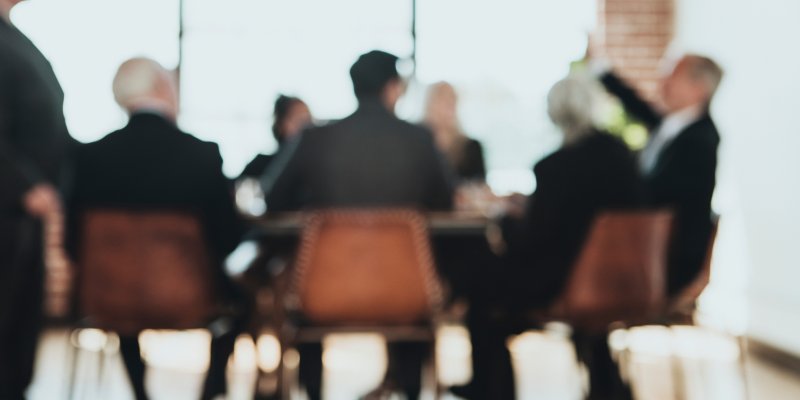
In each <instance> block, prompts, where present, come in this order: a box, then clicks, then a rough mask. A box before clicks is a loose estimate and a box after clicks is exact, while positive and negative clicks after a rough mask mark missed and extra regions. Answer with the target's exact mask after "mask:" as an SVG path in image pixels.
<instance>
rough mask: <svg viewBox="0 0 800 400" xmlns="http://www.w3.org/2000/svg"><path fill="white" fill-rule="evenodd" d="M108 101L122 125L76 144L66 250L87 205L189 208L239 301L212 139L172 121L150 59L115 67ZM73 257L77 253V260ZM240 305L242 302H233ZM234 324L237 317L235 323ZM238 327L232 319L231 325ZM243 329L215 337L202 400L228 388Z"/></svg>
mask: <svg viewBox="0 0 800 400" xmlns="http://www.w3.org/2000/svg"><path fill="white" fill-rule="evenodd" d="M113 89H114V98H115V99H116V101H117V102H118V103H119V105H120V106H121V107H122V108H123V109H124V110H125V111H126V112H127V113H128V114H129V115H130V120H129V122H128V124H127V126H125V127H124V128H122V129H120V130H118V131H116V132H113V133H111V134H109V135H108V136H106V137H105V138H103V139H101V140H99V141H97V142H94V143H90V144H86V145H84V146H82V147H81V148H79V149H78V151H77V153H76V156H75V171H74V176H75V178H74V183H73V190H72V196H71V199H70V201H69V202H68V205H69V220H70V223H69V233H70V234H69V240H68V244H69V251H70V253H71V254H72V255H73V257H75V259H76V260H77V261H79V264H80V260H79V258H78V257H79V254H77V253H78V252H77V251H76V249H78V248H80V244H79V243H80V241H81V238H80V235H79V232H81V227H80V224H81V216H82V215H83V212H84V211H85V210H90V209H96V208H105V207H111V208H115V209H136V210H158V211H169V210H175V211H182V212H192V213H194V214H195V215H197V216H198V217H199V218H200V221H201V223H202V228H203V231H204V234H205V236H206V239H207V240H206V243H207V246H208V250H209V253H210V254H211V256H212V257H213V260H212V261H213V262H214V265H215V266H218V267H219V268H217V271H216V272H217V274H216V275H215V278H216V279H217V282H216V283H217V284H218V285H217V286H218V289H219V292H221V293H222V294H223V295H224V296H228V299H229V300H230V299H238V298H239V296H238V293H239V292H238V290H236V288H235V287H234V286H233V285H232V283H231V282H230V280H229V279H228V278H227V276H226V275H225V273H224V271H223V269H222V262H223V260H224V259H225V257H227V255H228V254H230V253H231V252H232V251H233V250H234V249H235V248H236V246H237V245H238V243H239V241H240V238H241V235H242V231H243V228H242V222H241V221H240V219H239V217H238V214H237V212H236V208H235V205H234V201H233V197H232V193H231V189H230V184H229V182H228V180H227V178H226V177H225V176H224V175H223V173H222V158H221V157H220V153H219V148H218V147H217V145H216V144H214V143H209V142H203V141H201V140H199V139H197V138H195V137H193V136H191V135H188V134H186V133H184V132H182V131H181V130H180V129H178V127H177V126H176V123H175V119H176V116H177V113H178V93H177V89H176V85H175V79H174V78H173V76H172V74H171V73H170V72H168V71H167V70H165V69H164V68H163V67H162V66H161V65H159V64H158V63H156V62H155V61H153V60H150V59H146V58H134V59H131V60H128V61H126V62H125V63H123V64H122V66H120V67H119V71H118V72H117V74H116V77H115V78H114V83H113ZM76 256H78V257H76ZM237 304H242V303H237ZM236 322H239V321H236ZM234 325H238V324H234ZM240 328H241V327H234V328H233V329H228V330H227V331H226V332H225V333H223V334H221V335H216V336H215V337H214V338H213V339H212V342H211V363H210V366H209V371H208V375H207V378H206V382H205V387H204V389H203V397H202V398H203V399H213V398H215V396H218V395H222V394H224V393H225V391H226V385H225V366H226V365H227V360H228V356H229V355H230V354H231V352H232V351H233V345H234V341H235V338H236V335H237V334H238V331H239V330H240ZM121 352H122V355H123V359H124V361H125V364H126V367H127V369H128V375H129V377H130V378H131V382H132V384H133V388H134V391H135V394H136V398H137V400H142V399H146V398H147V395H146V393H145V388H144V369H145V367H144V364H143V362H142V360H141V358H140V355H139V344H138V341H137V338H136V337H122V338H121Z"/></svg>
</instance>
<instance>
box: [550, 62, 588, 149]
mask: <svg viewBox="0 0 800 400" xmlns="http://www.w3.org/2000/svg"><path fill="white" fill-rule="evenodd" d="M601 94H602V88H600V87H598V84H597V82H596V81H594V80H592V79H588V78H586V77H581V76H569V77H567V78H565V79H563V80H561V81H559V82H558V83H556V84H555V85H553V88H552V89H550V93H549V94H548V95H547V113H548V115H550V119H551V120H552V121H553V123H554V124H555V125H556V126H557V127H558V128H559V129H560V130H561V132H562V134H563V135H564V143H565V144H570V143H574V142H577V141H579V140H580V139H582V138H584V137H586V136H588V135H591V134H593V133H594V132H596V130H595V129H594V128H595V121H596V119H595V118H596V116H597V109H598V107H599V105H600V99H601Z"/></svg>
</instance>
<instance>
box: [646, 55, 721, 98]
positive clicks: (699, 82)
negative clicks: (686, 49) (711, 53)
mask: <svg viewBox="0 0 800 400" xmlns="http://www.w3.org/2000/svg"><path fill="white" fill-rule="evenodd" d="M722 76H723V71H722V68H720V66H719V65H718V64H717V63H716V62H714V60H712V59H710V58H708V57H705V56H700V55H695V54H689V55H685V56H683V57H682V58H681V59H680V60H678V62H677V63H676V64H675V67H674V68H673V69H672V71H671V72H670V73H669V74H668V75H666V76H665V77H664V78H663V80H662V82H661V98H662V100H663V102H664V106H665V107H666V108H667V111H668V112H675V111H679V110H682V109H684V108H687V107H694V106H700V107H708V106H709V105H710V104H711V99H712V98H713V97H714V93H716V91H717V88H718V87H719V84H720V82H721V81H722Z"/></svg>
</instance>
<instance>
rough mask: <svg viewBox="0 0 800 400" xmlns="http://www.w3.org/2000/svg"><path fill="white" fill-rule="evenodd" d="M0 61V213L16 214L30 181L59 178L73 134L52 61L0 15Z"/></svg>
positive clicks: (4, 214)
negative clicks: (68, 123)
mask: <svg viewBox="0 0 800 400" xmlns="http://www.w3.org/2000/svg"><path fill="white" fill-rule="evenodd" d="M0 60H2V61H0V218H2V217H4V216H5V217H12V218H15V217H20V216H22V213H23V211H22V207H21V202H20V200H21V199H22V196H23V194H24V193H25V192H26V191H27V190H28V189H30V187H31V186H33V185H35V184H37V183H42V182H50V183H54V182H55V181H56V180H57V178H58V177H59V174H60V172H61V168H62V166H63V161H64V159H65V156H66V153H67V150H68V148H69V147H70V145H71V144H72V139H71V138H70V136H69V134H68V133H67V126H66V123H65V121H64V113H63V104H64V93H63V91H62V90H61V86H60V85H59V84H58V80H56V76H55V74H54V73H53V69H52V67H51V66H50V63H49V62H48V61H47V60H46V59H45V58H44V56H43V55H42V53H40V52H39V50H38V49H36V47H35V46H34V45H33V43H31V42H30V40H28V38H26V37H25V36H24V35H23V34H22V33H21V32H19V31H18V30H17V29H16V28H14V27H12V26H10V25H9V24H8V23H6V22H5V21H3V20H2V19H0Z"/></svg>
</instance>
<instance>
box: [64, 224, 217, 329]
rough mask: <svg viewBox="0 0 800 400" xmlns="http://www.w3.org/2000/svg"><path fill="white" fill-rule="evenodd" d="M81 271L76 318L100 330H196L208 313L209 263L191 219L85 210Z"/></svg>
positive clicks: (200, 234) (211, 307)
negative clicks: (79, 312)
mask: <svg viewBox="0 0 800 400" xmlns="http://www.w3.org/2000/svg"><path fill="white" fill-rule="evenodd" d="M79 267H80V268H79V273H80V278H79V279H80V304H81V309H82V314H83V315H85V316H87V317H89V318H90V320H91V322H92V324H94V325H96V326H98V327H100V328H103V329H109V330H113V331H116V332H119V333H122V334H135V333H138V332H140V331H141V330H143V329H190V328H200V327H204V326H205V324H206V323H208V321H209V318H210V317H211V316H212V314H213V312H214V308H215V303H214V300H215V299H216V296H215V292H214V285H213V281H212V273H211V272H212V270H211V268H212V266H211V260H210V258H209V255H208V253H207V249H206V243H205V239H204V236H203V231H202V227H201V224H200V222H199V221H198V220H197V218H196V217H195V216H192V215H187V214H178V213H169V212H129V211H113V210H97V211H89V212H87V213H85V214H84V217H83V231H82V237H81V248H80V263H79Z"/></svg>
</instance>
